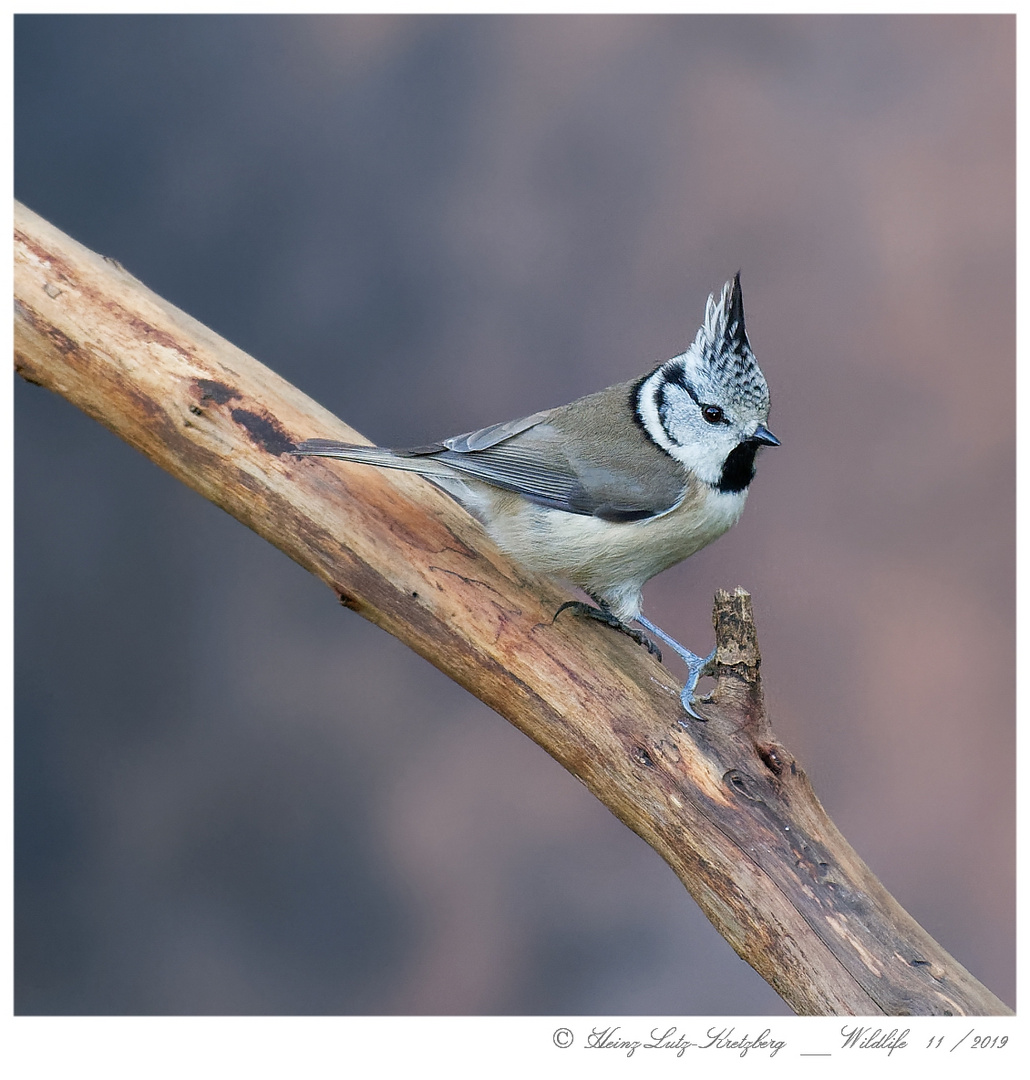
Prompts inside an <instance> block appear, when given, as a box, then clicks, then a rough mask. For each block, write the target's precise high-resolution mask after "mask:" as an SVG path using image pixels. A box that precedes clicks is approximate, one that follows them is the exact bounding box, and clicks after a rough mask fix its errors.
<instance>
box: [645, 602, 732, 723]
mask: <svg viewBox="0 0 1030 1080" xmlns="http://www.w3.org/2000/svg"><path fill="white" fill-rule="evenodd" d="M637 622H638V623H640V625H641V626H642V627H644V629H645V630H649V631H650V632H651V633H652V634H654V635H655V636H656V637H660V638H661V639H662V641H664V642H665V643H666V644H667V645H670V646H672V648H673V649H674V650H675V651H676V653H677V654H678V655H679V656H681V657H682V658H683V661H684V663H685V664H686V665H687V682H686V685H685V686H684V687H683V693H682V694H680V704H681V705H682V706H683V710H684V712H686V714H687V715H688V716H692V717H693V718H694V719H695V720H704V717H703V716H698V714H697V713H696V712H694V708H693V700H694V688H695V687H696V686H697V683H698V680H699V679H700V678H701V676H702V675H703V674H704V672H705V668H707V667H708V665H709V664H710V663H711V662H712V661H713V660H714V659H715V649H712V651H711V653H710V654H709V655H708V656H706V657H700V656H698V655H697V654H696V653H692V652H691V651H690V650H689V649H685V648H684V647H683V646H682V645H681V644H680V643H679V642H678V641H674V640H673V639H672V638H671V637H669V635H668V634H667V633H666V632H665V631H664V630H662V629H661V628H660V627H658V626H655V624H654V623H653V622H650V621H649V620H648V619H645V618H644V616H643V615H638V616H637Z"/></svg>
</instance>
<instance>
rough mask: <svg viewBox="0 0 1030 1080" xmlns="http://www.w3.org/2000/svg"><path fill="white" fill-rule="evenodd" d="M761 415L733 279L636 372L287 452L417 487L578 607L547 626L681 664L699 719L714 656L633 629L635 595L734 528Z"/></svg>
mask: <svg viewBox="0 0 1030 1080" xmlns="http://www.w3.org/2000/svg"><path fill="white" fill-rule="evenodd" d="M768 418H769V387H768V385H767V383H766V380H765V376H764V375H763V374H762V370H761V368H759V366H758V362H757V360H756V359H755V355H754V353H753V351H752V349H751V345H750V342H749V341H748V336H747V331H746V330H745V327H744V304H743V299H742V295H741V289H740V273H739V271H738V273H737V274H736V275H735V276H734V277H733V278H732V279H731V280H730V281H727V282H726V284H725V285H724V286H723V288H722V291H721V293H720V295H719V298H718V299H716V297H715V295H714V294H712V295H709V297H708V302H707V304H706V305H705V313H704V319H703V321H702V324H701V327H700V329H699V330H698V331H697V334H696V336H695V337H694V339H693V341H691V342H690V344H689V345H688V346H687V348H686V350H685V351H684V352H682V353H680V354H679V355H678V356H674V357H673V358H672V359H671V360H667V361H665V362H664V363H661V364H659V365H658V366H657V367H655V368H654V369H653V370H651V371H649V372H648V373H647V374H646V375H644V376H643V377H641V378H637V379H631V380H629V381H627V382H622V383H618V384H617V385H615V386H610V387H608V388H607V389H605V390H600V391H598V392H597V393H594V394H588V395H587V396H586V397H581V398H579V399H577V400H576V401H573V402H571V403H570V404H568V405H561V406H559V407H557V408H554V409H545V410H543V411H542V412H537V413H533V415H532V416H526V417H523V418H522V419H519V420H510V421H507V422H505V423H499V424H492V425H490V426H489V427H484V428H481V429H479V430H478V431H470V432H467V433H466V434H464V435H456V436H454V437H453V438H449V439H444V440H442V441H441V442H436V443H432V444H430V445H427V446H417V447H413V448H410V449H404V450H397V449H388V448H386V447H380V446H360V445H353V444H351V443H341V442H334V441H332V440H328V439H309V440H306V441H304V442H301V443H298V444H297V445H296V446H295V448H294V449H293V450H292V451H291V453H293V454H294V455H296V456H299V457H326V458H337V459H340V460H343V461H350V462H358V463H363V464H367V465H374V466H379V467H380V468H387V469H403V470H405V471H408V472H413V473H418V474H420V475H422V476H424V477H426V478H427V479H429V480H431V481H432V482H433V483H434V484H436V485H438V486H439V487H440V488H442V489H443V490H444V491H445V492H447V493H448V494H449V495H451V496H452V497H453V498H455V499H456V500H457V501H458V502H460V503H461V504H462V505H464V506H465V508H466V509H467V510H469V511H470V512H471V513H472V514H473V515H474V516H475V517H477V518H478V519H479V520H480V522H482V524H483V525H484V526H485V528H486V531H487V532H488V533H489V535H490V536H491V537H492V538H493V540H494V542H495V543H496V544H497V545H498V547H500V548H501V550H502V551H504V552H506V553H507V554H508V555H510V556H512V557H513V558H514V559H515V560H516V561H518V562H520V563H521V564H522V565H524V566H525V567H527V568H528V569H530V570H533V571H537V572H541V573H543V574H545V575H547V576H549V577H552V578H559V579H562V580H565V581H567V582H570V583H572V584H573V585H576V586H579V587H580V588H581V589H582V590H583V591H584V592H585V593H586V594H587V596H589V597H590V599H591V600H592V601H593V602H594V603H593V604H586V603H584V602H581V601H578V600H570V601H568V602H567V603H565V604H563V605H562V606H561V607H560V608H559V609H558V611H557V612H556V613H555V616H554V618H555V619H557V617H558V615H560V614H561V613H562V612H563V611H564V610H566V609H567V608H571V609H573V610H574V611H575V612H577V613H579V614H581V615H586V616H589V617H590V618H594V619H597V620H599V621H600V622H603V623H605V624H607V625H609V626H612V627H614V628H615V629H617V630H621V631H623V632H624V633H627V634H629V635H630V636H631V637H632V638H633V639H634V640H636V641H638V642H639V643H640V644H642V645H644V646H646V647H647V648H648V649H649V650H650V651H651V652H653V653H655V654H657V655H658V657H659V659H660V658H661V652H660V649H659V648H658V647H657V646H655V645H654V643H653V642H652V641H651V640H650V639H649V638H648V637H647V634H645V633H644V632H643V631H641V630H638V629H636V627H634V626H632V625H631V624H632V623H637V624H638V625H639V626H641V627H643V628H644V630H645V631H647V633H649V634H652V635H654V636H655V637H657V638H659V639H660V640H661V641H663V642H665V643H666V644H667V645H669V646H670V647H671V648H672V649H673V650H674V651H675V652H676V653H677V654H678V655H679V656H680V657H681V658H682V659H683V661H684V662H685V663H686V665H687V681H686V684H685V685H684V687H683V692H682V694H681V697H680V701H681V704H682V706H683V709H684V711H685V712H686V714H687V715H688V716H691V717H693V718H694V719H697V720H702V719H703V717H701V716H699V714H698V713H697V712H696V711H695V710H694V708H693V694H694V690H695V688H696V686H697V683H698V680H699V679H700V677H701V675H702V673H703V672H704V671H705V669H706V667H707V665H708V664H709V663H710V662H711V661H712V660H713V659H714V657H715V651H714V650H713V651H712V653H711V654H710V655H709V656H707V657H701V656H698V655H697V654H696V653H694V652H692V651H691V650H689V649H687V648H686V647H685V646H683V645H680V644H679V642H677V641H675V640H674V639H673V638H672V637H670V636H669V635H668V634H666V633H665V631H664V630H662V629H660V628H659V627H658V626H656V625H655V624H654V623H652V622H651V621H650V620H649V619H647V618H646V617H645V616H644V614H643V612H642V610H641V607H642V590H643V586H644V583H645V582H647V581H648V580H650V578H652V577H654V576H655V575H656V574H659V573H661V571H663V570H667V569H668V568H669V567H670V566H673V565H675V564H676V563H678V562H680V561H681V560H683V559H685V558H687V557H689V556H690V555H693V554H694V553H695V552H697V551H699V550H700V549H701V548H703V547H705V546H706V545H708V544H710V543H711V542H712V541H713V540H715V539H717V538H718V537H719V536H721V535H722V534H723V533H724V532H726V530H727V529H729V528H730V527H731V526H732V525H734V524H735V523H736V522H737V520H738V519H739V517H740V515H741V512H742V511H743V509H744V502H745V500H746V499H747V494H748V489H749V486H750V484H751V481H752V480H753V478H754V475H755V459H756V456H757V454H758V452H759V450H761V449H763V448H764V447H766V446H779V445H780V440H779V439H777V438H776V436H775V435H773V433H772V432H771V431H770V430H769V428H768V427H767V426H766V423H767V421H768ZM595 605H596V606H595ZM680 723H684V721H682V720H681V721H680Z"/></svg>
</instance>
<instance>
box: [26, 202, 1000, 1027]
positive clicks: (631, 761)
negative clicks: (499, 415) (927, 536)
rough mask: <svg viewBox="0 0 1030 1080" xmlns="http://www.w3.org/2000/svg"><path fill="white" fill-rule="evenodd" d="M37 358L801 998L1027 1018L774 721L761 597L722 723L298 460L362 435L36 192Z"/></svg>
mask: <svg viewBox="0 0 1030 1080" xmlns="http://www.w3.org/2000/svg"><path fill="white" fill-rule="evenodd" d="M15 296H16V320H15V351H16V368H17V371H18V373H19V374H20V375H21V376H22V377H23V378H25V379H28V380H29V381H31V382H34V383H38V384H40V385H42V386H45V387H48V388H49V389H51V390H54V391H55V392H56V393H59V394H61V395H62V396H63V397H65V398H67V399H68V400H69V401H71V402H72V403H73V404H75V405H77V406H78V407H79V408H81V409H83V410H84V411H85V412H87V413H88V414H89V415H90V416H92V417H94V418H95V419H97V420H99V421H100V422H101V423H102V424H104V425H105V426H107V427H108V428H110V429H111V430H112V431H114V432H115V433H116V434H117V435H119V436H121V437H122V438H123V439H125V440H126V441H127V442H129V443H130V444H131V445H133V446H135V447H136V448H137V449H138V450H140V451H142V452H143V453H144V454H146V455H147V456H148V457H149V458H151V459H152V460H153V461H155V462H157V463H158V464H159V465H161V466H162V468H164V469H167V470H168V471H169V472H170V473H172V475H174V476H176V477H178V478H179V479H180V480H182V481H183V482H184V483H186V484H188V485H189V486H190V487H192V488H194V489H195V490H197V491H199V492H200V493H201V494H202V495H204V496H205V497H206V498H208V499H210V500H211V501H212V502H215V503H217V504H218V505H219V506H221V507H222V508H223V509H224V510H226V511H228V512H229V513H230V514H232V515H233V516H234V517H236V518H238V519H239V520H240V521H242V522H244V524H246V525H248V526H249V527H250V528H252V529H253V530H255V532H257V533H259V534H260V535H261V536H263V537H265V538H266V539H267V540H269V541H271V542H272V543H273V544H275V545H276V546H277V547H278V548H280V549H281V550H282V551H284V552H285V553H286V554H287V555H289V556H290V558H292V559H294V560H295V561H296V562H298V563H300V565H301V566H303V567H305V568H306V569H308V570H310V571H311V573H313V574H316V575H317V576H318V577H320V578H321V579H322V580H323V581H324V582H325V583H326V584H327V585H329V586H330V588H332V589H333V591H334V592H335V593H336V594H337V595H338V596H339V597H340V599H341V601H342V602H343V603H344V604H346V605H347V606H348V607H350V608H352V609H353V610H355V611H357V612H359V613H360V614H361V615H363V616H364V617H365V618H367V619H370V620H371V621H372V622H375V623H377V624H378V625H379V626H382V627H383V628H384V629H385V630H387V631H388V632H389V633H391V634H393V635H394V636H395V637H397V638H399V639H400V640H401V641H403V642H405V643H406V644H407V645H409V646H410V647H411V648H413V649H414V650H415V651H416V652H418V653H420V654H421V655H422V656H424V657H426V658H427V659H428V660H429V661H430V662H431V663H433V664H435V665H436V666H437V667H438V668H440V670H441V671H444V672H445V673H446V674H447V675H449V676H450V677H451V678H453V679H455V680H456V681H457V682H459V683H460V684H461V685H462V686H464V687H466V688H467V689H468V690H470V691H471V692H472V693H473V694H475V695H476V696H477V697H479V698H481V699H482V700H483V701H484V702H486V703H487V704H488V705H490V706H491V707H492V708H494V709H496V710H497V711H498V712H499V713H500V714H501V715H502V716H504V717H505V718H506V719H508V720H509V721H511V722H512V723H513V724H515V725H516V726H517V727H518V728H519V729H520V730H521V731H523V732H525V734H527V735H528V736H529V737H530V738H532V739H533V740H535V741H536V742H537V743H539V744H540V746H542V747H543V748H544V749H545V750H546V751H547V752H548V753H549V754H551V755H552V757H554V758H555V759H556V760H557V761H559V762H560V763H561V764H562V765H563V766H564V767H565V768H566V769H568V770H569V771H570V772H571V773H573V775H575V776H576V777H578V778H579V779H580V780H581V781H582V782H583V783H584V784H585V785H586V786H587V787H588V788H589V789H590V790H591V791H592V792H593V793H594V795H596V796H597V798H598V799H600V800H601V801H602V802H603V803H604V804H605V805H606V806H607V807H608V808H609V809H610V810H612V812H613V813H615V814H616V815H617V816H618V817H619V818H620V819H621V820H622V821H624V822H625V823H626V824H627V825H628V826H629V827H630V828H631V829H633V830H634V831H635V832H636V833H638V834H639V835H640V836H641V837H643V838H644V840H646V841H647V843H649V844H650V845H651V846H652V847H653V848H654V849H655V850H656V851H657V852H658V853H659V854H660V855H661V856H662V857H663V858H664V859H665V860H666V861H667V862H668V863H669V865H670V866H671V867H672V868H673V870H674V871H675V872H676V874H677V875H678V876H679V877H680V879H681V880H682V881H683V883H684V884H685V885H686V887H687V888H688V889H689V890H690V892H691V894H692V895H693V896H694V898H695V899H696V900H697V902H698V903H699V904H700V905H701V907H702V909H703V910H704V912H705V914H706V915H707V916H708V918H709V919H710V920H711V921H712V923H714V925H715V926H716V928H717V929H718V930H719V932H720V933H721V934H722V935H723V936H724V937H725V938H726V939H727V941H729V942H730V944H731V945H732V946H733V948H734V949H735V950H736V951H737V952H738V953H739V954H740V955H741V956H742V957H743V958H744V959H745V960H746V961H747V962H748V963H749V964H751V966H752V967H754V968H755V970H756V971H758V972H759V974H761V975H762V976H763V977H764V978H765V979H766V980H768V982H769V983H770V984H771V985H772V986H773V987H774V988H775V989H776V990H777V992H778V993H779V994H780V995H781V996H782V997H783V998H784V999H785V1000H786V1001H787V1002H788V1004H789V1005H790V1006H791V1007H792V1008H793V1009H795V1010H796V1011H797V1012H800V1013H824V1014H825V1013H852V1014H872V1013H878V1012H882V1013H888V1014H949V1013H955V1014H958V1013H967V1014H977V1015H989V1014H1001V1013H1008V1012H1009V1011H1010V1010H1009V1009H1008V1008H1007V1007H1006V1006H1005V1004H1004V1003H1003V1002H1002V1001H1001V1000H1000V999H998V998H997V997H995V996H994V995H993V994H992V993H990V991H989V990H987V989H986V988H985V987H984V986H982V985H981V984H980V983H979V982H977V980H976V979H974V978H973V977H972V976H971V975H970V974H969V972H967V971H966V970H965V969H964V968H963V967H962V966H961V965H959V964H958V963H957V962H956V961H955V960H954V959H953V958H952V957H951V956H949V955H948V954H947V953H946V952H945V951H944V950H943V949H942V948H941V947H940V946H939V945H938V944H937V943H936V942H935V941H934V940H933V939H932V938H931V937H930V936H929V935H928V934H927V933H926V932H925V931H924V930H923V929H922V928H921V927H920V926H919V925H918V924H917V923H916V922H915V921H914V920H913V919H912V918H911V916H909V915H908V914H907V912H905V911H904V910H903V909H902V908H901V906H900V905H899V904H898V903H897V902H896V901H895V900H894V899H893V897H891V896H890V894H889V893H888V892H887V891H886V890H885V889H884V888H883V886H882V885H881V884H880V882H879V881H878V880H877V879H876V877H875V876H874V875H873V874H872V873H871V872H870V870H869V869H868V867H867V866H866V865H865V864H864V863H863V862H862V860H861V859H859V857H858V856H857V855H856V854H855V852H854V851H853V850H852V849H851V847H850V846H849V845H848V843H847V842H846V841H845V840H844V838H843V837H842V836H841V834H840V833H839V832H838V831H837V829H836V828H835V827H834V825H833V823H832V822H831V821H830V819H829V818H828V817H827V815H826V813H825V811H824V810H823V808H822V806H821V805H820V804H819V801H818V800H817V799H816V797H815V794H814V793H813V791H812V788H811V786H810V785H809V782H808V780H807V778H806V777H805V774H804V772H803V771H802V769H801V767H800V766H799V765H798V763H797V762H796V761H795V760H794V759H793V757H792V756H791V755H790V753H789V752H788V751H787V750H786V749H785V748H784V747H783V746H782V745H780V744H779V743H778V742H777V740H776V738H775V736H774V735H773V732H772V729H771V728H770V726H769V721H768V718H767V716H766V713H765V708H764V704H763V699H762V687H761V679H760V674H759V672H760V665H761V660H760V656H759V651H758V643H757V639H756V637H755V628H754V621H753V617H752V612H751V603H750V597H749V596H748V594H747V593H745V592H743V591H742V590H739V589H738V590H737V591H736V592H735V593H734V594H733V595H729V594H727V593H719V594H718V595H717V597H716V605H715V624H716V638H717V643H718V653H717V658H716V668H717V671H716V679H717V683H716V688H715V690H714V692H713V694H712V695H711V697H710V700H709V702H708V704H703V705H701V706H700V709H702V710H703V711H704V715H705V717H706V719H707V722H706V723H697V722H693V723H691V726H690V728H689V730H684V729H683V728H681V727H680V726H679V724H678V721H679V719H680V718H681V717H682V715H683V714H682V712H681V709H680V706H679V696H678V695H679V688H678V687H677V685H676V684H675V683H674V682H673V680H672V679H671V678H670V675H669V673H668V672H667V671H666V669H665V668H663V667H662V666H661V665H660V664H658V663H657V662H656V661H655V660H654V659H652V658H651V657H650V656H648V655H647V653H646V652H645V650H643V649H641V648H639V647H638V646H636V645H635V644H633V643H632V642H630V641H629V639H628V638H625V637H624V636H623V635H620V634H614V633H612V632H611V631H610V630H608V629H606V628H604V627H600V626H597V625H594V624H592V623H590V622H589V621H587V620H580V619H575V618H567V617H563V618H561V619H559V620H557V622H554V621H553V615H554V613H555V611H556V610H557V609H558V607H559V605H560V604H561V603H562V602H563V601H564V600H566V599H567V598H568V596H567V594H566V593H565V592H563V591H562V590H561V589H560V588H559V587H558V586H557V585H555V584H554V583H553V582H550V581H546V580H543V579H540V578H537V577H534V576H533V575H531V574H529V573H528V572H527V571H526V570H524V569H523V568H521V567H520V566H518V565H516V564H514V563H513V562H511V561H510V560H508V559H507V558H506V557H505V556H503V555H502V554H501V553H500V552H498V551H497V549H496V548H495V547H494V546H493V545H492V543H491V542H490V541H489V539H488V538H487V537H486V536H485V534H484V533H483V531H482V529H481V528H480V527H479V525H478V524H477V523H476V522H475V521H474V520H473V519H472V518H471V517H469V515H467V514H466V513H465V512H464V510H462V509H461V508H460V507H459V506H458V505H456V504H455V503H454V502H453V501H452V500H451V499H449V498H448V497H447V496H445V495H443V494H442V493H441V492H439V491H438V490H437V489H436V488H434V487H433V486H432V485H431V484H429V483H426V482H425V481H423V480H421V479H420V478H418V477H416V476H412V475H410V474H406V473H400V472H387V471H384V470H379V469H373V468H368V467H365V466H359V465H348V464H345V463H340V462H327V461H325V460H322V459H300V458H294V457H290V456H288V455H286V454H285V451H288V450H289V449H290V448H291V447H292V446H293V444H294V443H295V442H296V441H298V440H300V439H303V438H312V437H321V438H331V439H342V440H348V441H360V436H358V434H357V433H356V432H354V431H353V430H351V429H350V428H349V427H347V425H346V424H344V423H342V422H341V421H340V420H338V419H336V418H335V417H334V416H332V415H331V414H330V413H328V412H327V411H326V410H325V409H323V408H321V407H320V406H319V405H317V404H316V403H315V402H313V401H311V400H310V399H309V398H307V397H305V396H304V395H303V394H302V393H300V392H299V391H298V390H297V389H296V388H294V387H293V386H291V385H290V384H289V383H287V382H286V381H285V380H283V379H281V378H280V377H279V376H277V375H276V374H275V373H274V372H271V371H269V370H268V369H267V368H265V367H263V366H262V365H261V364H259V363H258V362H257V361H255V360H254V359H252V358H251V357H249V356H247V355H246V354H245V353H243V352H241V351H240V350H239V349H237V348H235V347H234V346H233V345H230V344H229V343H228V342H226V341H224V340H223V339H221V338H220V337H218V336H217V335H216V334H214V333H213V332H212V331H210V330H209V329H207V328H206V327H204V326H202V325H201V324H200V323H198V322H196V321H195V320H193V319H191V318H190V317H189V316H188V315H185V314H184V313H183V312H181V311H179V310H178V309H176V308H175V307H173V306H172V305H171V304H169V303H167V302H166V301H164V300H162V299H161V298H160V297H158V296H156V295H155V294H154V293H152V292H150V291H149V290H148V289H146V288H145V287H144V286H143V285H141V284H140V283H139V282H138V281H136V280H135V279H134V278H133V277H131V275H129V274H128V273H126V272H125V270H123V269H122V268H121V267H120V266H119V265H118V264H117V263H114V262H113V261H111V260H107V259H104V258H102V257H101V256H99V255H96V254H94V253H93V252H90V251H88V250H87V249H86V248H84V247H82V246H81V245H80V244H78V243H76V242H75V241H74V240H72V239H70V238H69V237H67V236H65V235H64V234H62V233H61V232H59V231H58V230H57V229H55V228H54V227H53V226H51V225H49V224H48V223H47V222H45V221H44V220H43V219H41V218H40V217H38V216H37V215H35V214H33V213H32V212H31V211H29V210H27V209H25V208H24V207H21V206H18V205H16V209H15Z"/></svg>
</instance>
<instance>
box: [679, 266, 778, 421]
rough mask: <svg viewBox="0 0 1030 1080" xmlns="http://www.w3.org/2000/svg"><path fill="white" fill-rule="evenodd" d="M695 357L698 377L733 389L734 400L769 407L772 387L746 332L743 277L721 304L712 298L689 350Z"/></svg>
mask: <svg viewBox="0 0 1030 1080" xmlns="http://www.w3.org/2000/svg"><path fill="white" fill-rule="evenodd" d="M690 351H692V352H693V353H694V358H693V359H694V367H695V371H696V372H697V373H698V375H701V376H703V377H706V378H707V379H709V380H711V382H712V383H715V384H719V385H723V386H731V387H732V388H733V389H732V394H733V397H734V398H735V399H736V400H738V401H747V402H749V403H752V404H754V405H756V406H761V405H763V404H764V405H765V406H766V407H768V401H769V387H768V385H767V384H766V381H765V376H764V375H763V374H762V372H761V369H760V368H759V366H758V362H757V361H756V360H755V354H754V353H753V352H752V351H751V343H750V342H749V341H748V339H747V330H746V329H745V328H744V300H743V296H742V294H741V291H740V273H739V271H738V272H737V274H736V275H735V276H734V278H733V280H732V281H727V282H726V284H725V285H724V286H723V289H722V295H721V296H720V297H719V299H718V300H716V299H715V297H714V296H709V297H708V303H707V304H706V305H705V318H704V322H703V323H702V325H701V329H700V330H698V332H697V336H696V337H695V338H694V341H693V343H692V345H691V347H690V349H689V350H688V352H690Z"/></svg>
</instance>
